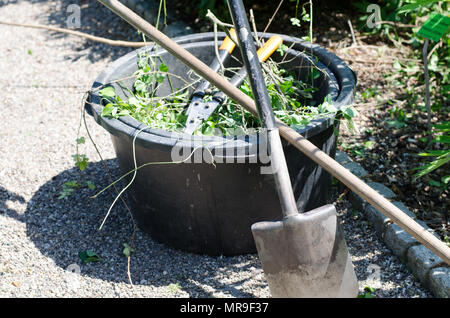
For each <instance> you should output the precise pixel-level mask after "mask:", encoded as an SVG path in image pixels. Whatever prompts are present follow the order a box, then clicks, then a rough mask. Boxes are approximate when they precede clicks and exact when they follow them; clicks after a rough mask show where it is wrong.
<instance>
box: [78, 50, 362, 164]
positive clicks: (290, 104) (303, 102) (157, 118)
mask: <svg viewBox="0 0 450 318" xmlns="http://www.w3.org/2000/svg"><path fill="white" fill-rule="evenodd" d="M157 59H158V57H152V56H150V55H149V54H148V53H147V52H141V53H139V55H138V61H137V67H138V69H137V71H136V72H135V73H134V74H133V76H134V77H135V80H134V83H133V87H132V90H131V89H126V88H123V87H122V86H121V88H122V91H123V92H124V94H125V97H121V96H119V94H118V93H117V92H116V90H115V89H114V88H113V87H112V86H107V87H105V88H103V89H102V90H100V92H99V93H100V96H101V97H102V99H103V100H104V102H105V107H104V108H103V111H102V116H104V117H108V118H119V117H122V116H131V117H133V118H135V119H136V120H138V121H139V122H142V123H144V124H146V125H147V126H148V127H150V128H159V129H163V130H166V131H181V130H182V129H183V128H184V126H185V124H186V119H187V116H186V114H185V108H186V106H187V105H188V103H189V97H190V94H189V88H190V87H191V86H193V85H195V81H194V83H186V85H185V86H183V87H181V88H178V89H175V88H174V87H173V86H172V83H171V77H173V76H174V75H173V74H171V73H170V70H169V67H168V66H167V65H166V64H164V62H163V61H159V65H158V63H157ZM229 71H231V72H233V71H234V70H233V69H229ZM265 71H266V76H265V79H266V86H267V89H268V91H269V95H270V98H271V102H272V107H273V110H274V114H275V116H276V117H278V118H279V119H281V120H282V121H283V122H285V123H286V124H288V125H289V126H291V127H294V128H302V127H305V126H306V125H307V124H308V123H309V122H310V121H311V120H312V119H317V118H321V117H325V116H328V115H330V114H335V113H336V112H337V109H336V108H335V107H334V106H333V104H332V103H331V100H330V99H329V97H327V98H325V100H324V101H323V103H321V104H319V105H315V103H314V101H313V99H312V97H313V93H314V92H315V91H316V90H317V88H316V87H313V86H311V85H308V84H306V83H305V82H303V81H301V80H299V79H297V78H296V76H295V74H294V73H292V72H288V71H286V70H284V69H281V68H279V67H278V65H277V64H276V63H275V62H273V61H269V62H267V63H265ZM313 74H316V76H320V73H319V71H316V72H315V73H313ZM166 79H167V81H168V82H169V85H170V87H171V93H170V94H168V95H166V96H158V89H159V88H160V86H161V84H162V83H163V82H164V81H165V80H166ZM306 82H309V81H306ZM240 89H241V91H243V92H244V93H245V94H247V95H249V96H250V97H252V92H251V90H250V86H249V85H248V83H247V82H244V83H243V84H242V85H241V86H240ZM341 113H342V114H343V117H344V118H345V119H346V121H347V122H348V124H349V126H350V127H353V123H352V117H354V116H355V115H356V111H355V110H354V109H353V108H352V107H351V106H349V107H345V108H344V109H341ZM259 127H261V123H260V121H259V119H258V118H256V117H255V116H253V115H252V114H250V113H249V112H248V111H246V110H244V109H243V108H242V107H241V106H240V105H238V104H236V103H235V102H234V101H232V100H230V99H227V100H226V101H225V102H224V103H223V104H222V105H221V106H220V107H218V109H217V110H216V111H214V113H213V114H212V115H211V116H210V117H209V118H208V119H207V120H205V121H203V123H202V124H201V125H200V126H199V127H198V128H197V130H196V131H195V132H194V134H203V135H210V134H213V133H214V132H215V131H216V130H217V129H219V130H220V131H221V132H222V133H223V134H224V135H227V132H228V131H230V130H231V131H235V130H236V129H242V130H243V131H244V132H247V131H248V130H249V129H258V128H259ZM77 159H78V161H77V162H78V164H79V166H80V168H81V167H83V166H84V164H86V160H84V159H85V158H83V157H81V156H80V157H79V158H77Z"/></svg>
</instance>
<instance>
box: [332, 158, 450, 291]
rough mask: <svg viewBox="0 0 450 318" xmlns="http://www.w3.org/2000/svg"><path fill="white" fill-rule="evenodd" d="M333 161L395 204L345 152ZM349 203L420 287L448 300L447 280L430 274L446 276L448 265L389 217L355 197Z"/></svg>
mask: <svg viewBox="0 0 450 318" xmlns="http://www.w3.org/2000/svg"><path fill="white" fill-rule="evenodd" d="M336 161H338V162H339V163H340V164H342V165H343V166H344V167H346V168H347V169H349V170H350V171H352V170H353V169H356V172H357V175H359V176H360V177H361V178H362V179H363V180H364V181H366V183H367V184H368V185H369V186H371V187H372V188H374V189H375V190H376V191H378V192H379V193H380V194H382V195H383V196H385V197H386V198H388V199H390V200H391V201H393V200H395V197H396V195H395V193H393V192H392V191H391V190H390V189H389V188H387V187H386V186H384V185H383V184H381V183H377V182H371V181H370V180H369V176H370V175H369V174H368V173H366V172H365V170H364V168H363V167H362V166H361V165H360V164H358V163H356V162H354V161H352V160H351V159H350V157H349V156H348V155H347V154H346V153H345V152H342V151H337V153H336ZM352 172H353V171H352ZM340 186H341V189H342V188H345V185H343V184H340ZM349 201H350V203H351V204H352V206H353V208H355V209H358V210H362V211H363V214H364V216H365V217H366V219H367V220H368V221H369V222H370V223H372V227H373V228H374V229H375V231H376V232H377V235H378V236H379V237H380V238H381V239H382V240H383V241H384V243H385V244H386V246H387V247H388V248H389V249H390V250H391V251H392V252H393V253H394V254H395V255H396V256H397V257H398V258H399V259H400V261H401V262H403V263H405V265H406V266H407V267H408V268H409V269H410V270H411V271H412V273H413V275H414V277H415V278H416V279H417V280H419V281H420V282H421V283H422V285H423V286H425V287H426V288H428V289H430V290H431V292H432V293H433V295H434V296H435V297H438V298H450V292H449V281H450V279H436V278H435V277H434V276H433V274H432V273H433V271H436V270H439V271H440V272H444V273H445V272H447V273H448V272H449V270H448V269H449V267H448V265H447V264H446V263H445V262H444V261H443V260H442V259H441V258H440V257H439V256H437V255H435V254H434V253H433V252H432V251H430V250H429V249H428V248H426V247H425V246H424V245H422V244H421V243H420V242H418V241H417V240H416V239H415V238H413V237H412V236H411V235H410V234H409V233H407V232H406V231H405V230H403V229H402V228H401V227H400V226H398V225H396V224H394V223H392V221H391V220H390V219H389V218H388V217H386V216H385V215H384V214H382V213H381V212H379V211H377V210H376V209H375V208H374V207H372V206H371V205H370V204H368V203H367V202H366V201H365V200H364V199H362V198H361V197H359V196H358V195H357V194H355V193H353V192H350V193H349ZM392 203H393V204H394V205H396V206H397V207H398V208H399V209H400V210H402V211H403V212H405V213H406V214H408V215H409V216H410V217H412V218H413V219H416V216H415V215H414V213H413V212H411V211H410V210H408V208H407V207H406V206H405V205H404V204H403V203H402V202H399V201H394V202H392ZM417 222H418V223H419V224H421V225H422V226H423V227H424V228H425V229H427V231H429V232H431V233H433V234H434V235H435V236H437V234H436V233H435V232H434V231H433V230H432V229H431V228H429V227H428V226H427V225H426V224H425V223H424V222H422V221H418V220H417ZM437 237H438V236H437Z"/></svg>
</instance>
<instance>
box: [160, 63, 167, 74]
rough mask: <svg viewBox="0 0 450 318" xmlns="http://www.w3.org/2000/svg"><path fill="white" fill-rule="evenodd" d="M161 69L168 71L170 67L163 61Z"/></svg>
mask: <svg viewBox="0 0 450 318" xmlns="http://www.w3.org/2000/svg"><path fill="white" fill-rule="evenodd" d="M159 70H160V71H161V72H165V73H167V72H168V71H169V67H168V66H167V65H166V64H164V63H162V64H161V65H160V66H159Z"/></svg>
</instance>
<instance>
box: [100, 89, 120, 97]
mask: <svg viewBox="0 0 450 318" xmlns="http://www.w3.org/2000/svg"><path fill="white" fill-rule="evenodd" d="M99 94H100V96H101V97H104V98H114V97H115V96H116V91H115V90H114V87H112V86H108V87H105V88H103V89H101V90H100V91H99Z"/></svg>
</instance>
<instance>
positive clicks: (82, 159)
mask: <svg viewBox="0 0 450 318" xmlns="http://www.w3.org/2000/svg"><path fill="white" fill-rule="evenodd" d="M72 158H73V159H74V160H75V166H77V167H78V168H80V170H81V171H83V170H84V169H86V168H87V167H88V165H89V162H88V161H89V158H88V157H86V155H73V156H72Z"/></svg>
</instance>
